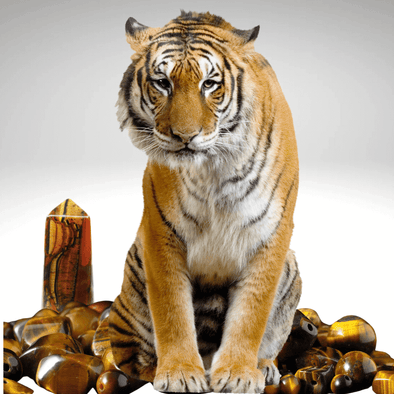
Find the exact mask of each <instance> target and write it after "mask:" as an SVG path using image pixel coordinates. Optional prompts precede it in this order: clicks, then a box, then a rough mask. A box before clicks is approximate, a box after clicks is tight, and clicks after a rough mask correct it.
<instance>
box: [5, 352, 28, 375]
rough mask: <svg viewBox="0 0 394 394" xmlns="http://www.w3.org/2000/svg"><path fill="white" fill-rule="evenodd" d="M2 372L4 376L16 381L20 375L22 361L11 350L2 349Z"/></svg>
mask: <svg viewBox="0 0 394 394" xmlns="http://www.w3.org/2000/svg"><path fill="white" fill-rule="evenodd" d="M3 372H4V377H5V378H7V379H11V380H15V381H16V382H17V381H18V380H19V379H20V378H21V377H22V374H23V367H22V363H21V362H20V360H19V357H18V356H17V355H16V354H15V353H14V352H13V351H12V350H9V349H4V351H3Z"/></svg>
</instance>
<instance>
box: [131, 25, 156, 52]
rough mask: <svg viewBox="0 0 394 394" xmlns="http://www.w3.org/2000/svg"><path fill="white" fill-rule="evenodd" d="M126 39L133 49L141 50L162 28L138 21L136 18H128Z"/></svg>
mask: <svg viewBox="0 0 394 394" xmlns="http://www.w3.org/2000/svg"><path fill="white" fill-rule="evenodd" d="M125 27H126V41H127V42H128V43H129V44H130V46H131V49H134V50H135V51H136V52H138V51H140V50H141V49H142V48H143V47H144V46H145V45H146V44H147V43H148V42H149V41H150V39H151V37H152V35H153V34H155V33H156V32H157V31H158V30H160V28H152V27H148V26H145V25H143V24H141V23H139V22H137V21H136V20H135V19H134V18H129V19H127V22H126V26H125Z"/></svg>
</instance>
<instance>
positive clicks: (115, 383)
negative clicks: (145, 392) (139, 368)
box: [96, 371, 146, 394]
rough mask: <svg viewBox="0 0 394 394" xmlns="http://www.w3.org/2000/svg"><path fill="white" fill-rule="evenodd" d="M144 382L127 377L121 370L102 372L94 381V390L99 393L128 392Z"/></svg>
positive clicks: (119, 393)
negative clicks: (95, 381)
mask: <svg viewBox="0 0 394 394" xmlns="http://www.w3.org/2000/svg"><path fill="white" fill-rule="evenodd" d="M145 383H146V382H144V381H142V380H137V379H133V378H129V377H128V376H126V375H125V374H124V373H123V372H121V371H106V372H103V373H102V374H101V375H100V376H99V378H98V379H97V383H96V391H97V392H98V393H99V394H129V393H131V392H133V391H135V390H137V389H139V388H140V387H141V386H143V385H144V384H145Z"/></svg>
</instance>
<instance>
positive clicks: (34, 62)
mask: <svg viewBox="0 0 394 394" xmlns="http://www.w3.org/2000/svg"><path fill="white" fill-rule="evenodd" d="M181 8H183V9H185V10H186V11H188V10H196V11H207V10H208V11H210V12H212V13H215V14H218V15H221V16H223V17H224V18H225V19H226V20H228V21H229V22H230V23H232V24H233V25H234V26H235V27H237V28H240V29H248V28H252V27H254V26H256V25H260V26H261V29H260V36H259V37H258V39H257V41H256V49H257V50H258V51H259V52H261V53H262V54H263V55H264V56H266V57H267V59H268V60H269V61H270V63H271V64H272V66H273V67H274V70H275V71H276V73H277V75H278V78H279V81H280V82H281V85H282V88H283V90H284V93H285V96H286V97H287V99H288V101H289V104H290V107H291V109H292V112H293V116H294V123H295V127H296V134H297V139H298V146H299V155H300V167H301V182H300V192H299V198H298V202H297V207H296V213H295V224H296V227H295V231H294V236H293V240H292V245H291V247H292V249H294V250H295V251H296V256H297V259H298V261H299V266H300V270H301V274H302V278H303V286H304V287H303V295H302V299H301V302H300V307H310V308H314V309H316V310H317V311H318V313H319V314H320V316H321V318H322V320H323V321H324V322H326V323H332V322H334V321H335V320H337V319H339V318H341V317H343V316H345V315H349V314H355V315H358V316H360V317H363V318H364V319H365V320H367V321H368V322H369V323H370V324H371V325H372V326H373V327H374V328H375V330H376V333H377V337H378V344H377V349H378V350H382V351H386V352H388V353H390V354H391V355H392V356H394V345H393V339H392V332H393V330H392V324H393V315H392V313H391V309H392V306H393V301H392V293H393V291H392V286H393V268H392V267H393V263H394V259H393V255H392V252H391V244H392V240H393V235H394V231H393V227H392V226H393V224H392V223H393V219H394V204H393V195H394V194H393V192H394V182H393V181H394V160H393V142H394V133H393V126H392V125H393V121H394V114H393V111H392V103H393V99H394V97H393V96H394V93H393V92H394V89H393V87H394V86H393V80H394V77H393V72H392V64H393V60H394V59H393V52H392V50H391V49H392V37H393V33H394V27H393V26H394V23H393V22H394V21H393V15H394V6H393V3H392V2H386V1H376V0H363V1H355V0H354V1H335V0H334V1H330V2H320V1H307V0H302V1H298V2H292V1H290V0H288V1H284V0H279V1H273V0H267V1H264V2H254V1H252V0H244V1H243V2H242V3H238V4H237V3H229V2H228V1H225V0H219V1H215V2H211V1H198V2H196V1H190V0H187V1H180V0H176V1H175V0H172V1H170V2H165V3H164V2H159V1H157V0H155V1H144V2H132V1H125V0H118V1H111V2H110V1H85V2H79V1H77V0H71V1H68V2H53V1H49V0H42V1H40V0H32V1H29V2H25V1H12V2H11V1H9V0H7V1H3V2H2V5H1V12H0V18H1V24H0V33H1V37H2V41H1V43H0V45H1V53H2V64H1V71H2V72H1V75H0V79H1V88H2V91H1V96H0V100H1V108H2V116H1V118H0V169H1V171H0V184H1V185H2V186H1V193H0V207H1V208H0V209H1V218H2V220H1V221H0V261H1V264H2V275H1V282H2V283H1V292H2V299H3V303H2V312H1V313H2V318H3V320H5V321H11V320H15V319H18V318H22V317H29V316H31V315H33V314H34V313H35V312H36V311H37V310H38V309H40V308H41V294H42V274H43V261H44V253H43V248H44V226H45V217H46V215H47V214H48V213H49V212H50V211H51V210H52V209H53V208H54V207H55V206H57V205H58V204H59V203H61V202H62V201H63V200H65V199H66V198H71V199H73V200H74V201H75V202H76V203H77V204H79V205H80V206H81V207H82V208H83V209H85V210H86V212H87V213H88V214H89V215H90V216H91V220H92V239H93V272H94V291H95V300H102V299H109V300H113V299H114V298H115V297H116V296H117V294H118V293H119V291H120V285H121V281H122V277H123V264H124V259H125V256H126V253H127V250H128V248H129V246H130V245H131V243H132V241H133V239H134V236H135V233H136V229H137V227H138V225H139V221H140V218H141V213H142V195H141V179H142V172H143V169H144V166H145V163H146V158H145V157H144V154H143V153H141V152H139V151H137V150H136V149H135V148H134V147H133V146H132V145H131V143H130V141H129V139H128V136H127V134H126V133H121V132H120V131H119V126H118V124H117V121H116V116H115V108H114V104H115V102H116V99H117V92H118V86H119V83H120V80H121V77H122V74H123V72H124V71H125V70H126V68H127V66H128V64H129V62H130V60H129V57H130V56H131V53H132V52H131V50H130V48H129V47H128V45H127V43H126V42H125V39H124V23H125V21H126V19H127V18H128V17H129V16H133V17H135V18H136V19H137V20H138V21H139V22H141V23H143V24H146V25H151V26H162V25H164V24H165V23H167V22H168V21H169V20H170V19H172V18H173V17H176V16H177V15H178V14H179V10H180V9H181ZM153 10H154V12H152V11H153ZM22 383H25V384H27V385H30V386H31V387H32V388H33V389H34V390H35V392H37V393H40V392H45V391H44V390H41V389H39V388H37V386H36V385H35V384H34V383H32V381H30V380H29V379H28V378H24V379H23V380H22ZM140 390H142V391H145V392H149V391H152V389H151V388H149V387H143V388H141V389H140ZM365 392H372V390H371V389H368V390H365Z"/></svg>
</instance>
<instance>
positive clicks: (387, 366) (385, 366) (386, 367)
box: [370, 350, 394, 371]
mask: <svg viewBox="0 0 394 394" xmlns="http://www.w3.org/2000/svg"><path fill="white" fill-rule="evenodd" d="M370 356H371V358H372V360H373V361H375V364H376V366H377V368H378V371H381V370H383V371H394V359H393V358H391V357H390V355H389V354H388V353H386V352H380V351H377V350H375V351H373V352H372V353H371V354H370Z"/></svg>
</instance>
